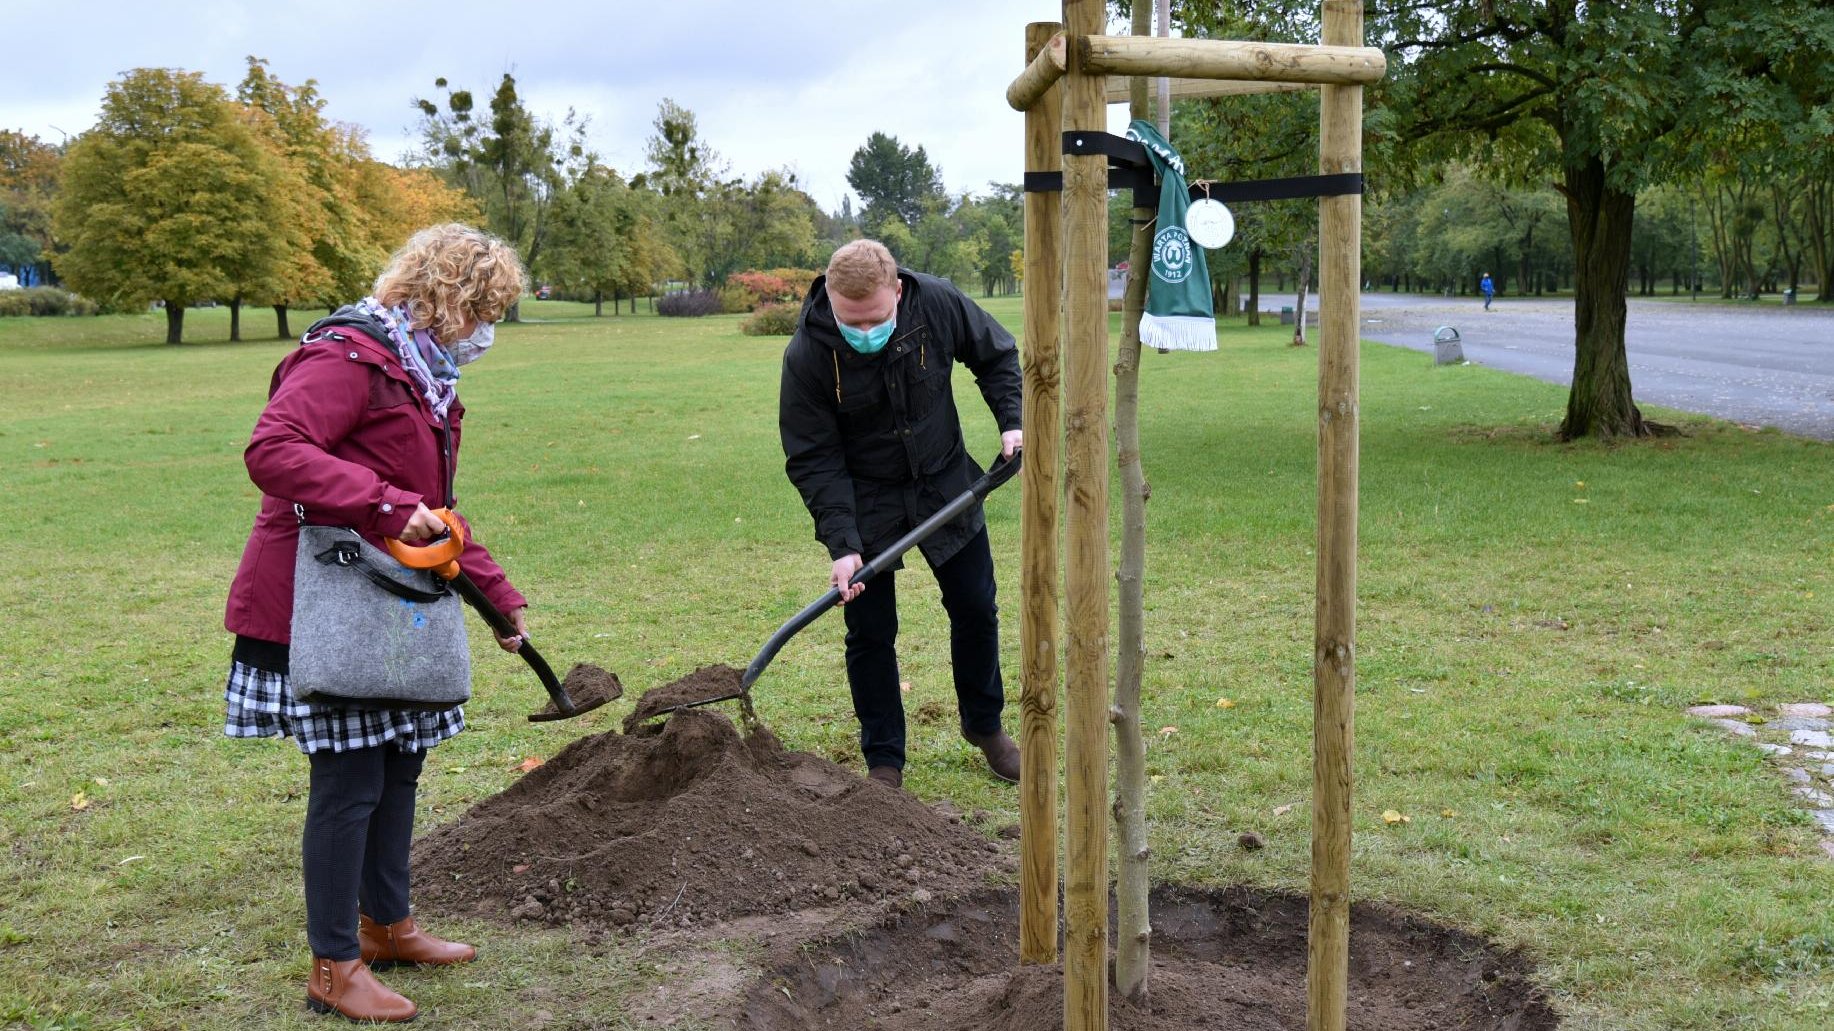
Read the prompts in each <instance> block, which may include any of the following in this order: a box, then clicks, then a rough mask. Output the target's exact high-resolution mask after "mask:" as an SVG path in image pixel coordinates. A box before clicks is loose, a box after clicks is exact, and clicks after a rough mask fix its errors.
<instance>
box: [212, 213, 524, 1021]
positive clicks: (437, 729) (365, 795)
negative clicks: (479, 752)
mask: <svg viewBox="0 0 1834 1031" xmlns="http://www.w3.org/2000/svg"><path fill="white" fill-rule="evenodd" d="M524 279H525V277H524V273H523V270H522V266H521V263H520V262H519V261H518V260H517V258H516V254H515V252H514V251H512V250H511V249H510V248H509V247H508V245H506V244H505V243H503V241H501V240H498V239H496V238H495V237H492V236H489V235H487V234H485V233H481V232H479V231H477V230H475V229H471V228H469V227H466V226H462V225H442V226H434V227H432V228H430V229H424V230H422V231H420V232H419V233H416V234H415V235H414V237H413V238H412V239H411V240H409V241H408V242H407V245H406V246H404V247H403V248H402V249H401V250H400V251H399V252H397V253H396V254H395V256H394V257H393V259H391V261H390V263H389V266H388V269H387V270H386V271H384V272H383V273H382V276H381V278H379V279H378V280H376V286H375V293H374V295H373V296H371V297H366V298H364V299H363V300H362V301H361V302H359V303H357V304H354V305H349V306H346V307H344V308H341V309H339V310H338V311H337V313H335V314H334V315H332V316H330V317H328V318H326V319H323V320H320V321H319V322H318V323H316V324H315V325H313V327H312V328H311V329H310V330H308V331H307V333H306V335H305V337H304V338H302V340H301V342H300V347H299V348H298V349H297V350H294V351H293V352H292V353H291V354H289V355H287V357H286V358H285V359H283V360H282V361H281V363H280V365H279V367H277V368H276V369H275V370H274V378H273V382H272V384H271V385H270V387H269V394H268V403H267V408H266V409H265V410H263V411H262V413H261V417H260V419H259V420H258V421H257V422H256V423H255V431H254V436H253V439H252V440H250V442H249V445H248V450H247V452H246V454H245V459H246V461H247V464H248V474H249V478H250V479H251V480H253V481H254V483H255V486H257V487H259V488H261V494H262V498H261V513H260V515H259V516H257V517H256V519H255V528H254V532H253V533H252V534H250V536H249V539H248V546H247V548H246V549H245V550H244V551H243V554H242V564H241V566H240V568H238V569H237V570H236V578H235V582H234V583H233V584H232V585H231V587H230V591H229V611H228V615H227V617H226V619H225V625H226V626H227V627H228V629H229V630H230V631H231V632H232V633H234V634H235V635H236V641H235V648H234V653H233V659H232V662H231V665H230V672H229V686H228V689H227V692H226V695H227V702H228V718H227V721H226V724H225V727H224V731H225V733H227V734H229V735H230V736H231V737H271V736H274V735H285V736H291V737H292V738H294V740H295V741H296V742H297V743H298V745H299V749H300V751H302V752H304V753H306V756H307V759H308V761H309V763H310V766H311V795H310V797H309V799H308V801H307V805H306V823H305V833H304V836H303V837H304V842H303V848H302V850H301V851H302V856H303V864H304V868H305V897H306V938H307V940H308V942H309V943H310V944H311V946H312V957H313V959H312V975H311V979H310V981H309V982H308V984H307V988H306V1000H307V1002H308V1004H309V1005H310V1006H311V1007H312V1008H313V1009H315V1010H318V1011H320V1012H336V1013H340V1014H342V1015H344V1016H346V1017H349V1018H351V1019H354V1020H389V1021H398V1020H411V1019H413V1017H414V1015H415V1007H414V1004H413V1003H412V1002H410V1001H408V1000H407V999H405V998H403V997H401V996H400V995H398V994H396V993H395V992H393V991H390V990H389V989H388V988H387V987H386V986H385V985H383V984H382V983H381V982H380V981H378V980H377V979H376V978H375V976H374V975H373V974H371V973H370V965H371V964H374V965H376V966H378V967H380V966H393V965H395V964H397V963H415V964H429V965H445V964H450V963H463V962H466V961H469V960H470V959H472V958H473V957H474V956H476V954H477V950H476V949H474V948H472V947H471V946H469V945H462V944H459V943H457V942H447V941H442V940H441V939H439V938H435V937H434V936H432V935H430V934H428V933H426V932H425V931H422V930H420V929H419V928H418V927H416V926H415V923H414V918H413V917H412V916H411V915H410V914H409V907H408V845H409V841H410V838H411V837H412V835H413V828H414V794H415V788H416V785H417V783H418V781H419V777H420V769H421V763H422V761H423V760H424V759H425V757H426V750H427V749H429V748H431V747H433V746H434V745H436V744H438V743H439V742H441V741H444V740H445V739H447V738H449V737H451V736H452V735H454V734H456V733H458V732H459V730H461V729H462V728H463V727H464V725H465V717H464V713H463V711H462V710H460V709H450V710H446V711H443V712H414V711H396V710H368V709H355V708H331V707H326V706H322V705H313V704H302V703H299V702H296V701H294V700H293V697H292V695H291V694H290V693H289V691H288V687H287V657H288V656H287V645H288V639H289V637H290V625H291V617H292V609H293V559H294V555H293V553H294V549H295V546H296V542H297V540H298V537H299V524H300V521H301V520H300V517H299V516H298V515H296V514H295V506H299V509H300V510H303V512H304V518H305V520H306V521H309V522H311V523H314V524H322V525H336V526H349V527H353V528H355V529H356V530H357V531H358V532H359V533H361V534H362V535H363V536H364V537H365V538H366V539H368V540H369V542H370V543H371V544H374V545H376V546H378V547H380V546H382V544H383V538H385V537H393V538H396V539H399V540H402V541H409V542H414V541H421V540H426V539H428V538H431V537H434V536H437V535H439V534H440V533H442V532H443V531H444V530H445V526H444V524H442V523H441V522H440V519H439V517H438V516H436V515H434V514H433V512H432V511H431V509H435V508H450V507H451V506H452V504H453V500H454V499H453V497H452V482H453V470H454V465H455V463H456V462H457V459H458V445H459V436H460V422H461V419H462V417H463V415H464V411H465V409H464V406H463V405H461V404H460V403H459V401H458V397H457V394H456V383H457V381H458V378H459V367H460V366H462V365H465V364H467V363H468V362H471V361H474V360H476V359H477V358H479V357H480V356H482V355H483V353H484V352H485V350H486V349H487V348H489V347H490V344H491V340H492V332H493V324H494V323H495V322H496V321H497V320H498V319H501V318H502V317H503V314H504V312H505V311H507V310H508V308H509V306H510V305H512V304H514V303H515V302H516V300H517V298H518V297H520V296H521V294H522V292H523V290H524V286H525V283H524ZM467 529H469V528H467ZM465 537H466V546H465V550H464V553H463V554H462V556H461V557H460V559H459V565H460V566H461V567H462V568H463V569H464V570H465V572H466V574H467V575H469V576H470V577H471V579H472V580H473V581H475V582H476V583H477V585H478V586H479V587H480V588H482V589H483V591H484V593H485V594H486V595H487V596H489V598H490V600H491V601H492V602H493V603H495V605H496V607H497V608H498V609H499V610H501V611H502V612H504V613H505V614H506V615H508V616H509V618H510V620H511V621H512V623H513V624H514V625H515V626H516V628H517V629H518V630H519V631H526V626H525V624H524V623H523V609H524V607H525V606H527V604H528V602H527V600H526V599H524V598H523V596H522V595H521V594H520V593H519V592H518V591H517V590H516V589H515V588H514V587H512V586H510V583H509V581H508V579H507V578H505V577H504V575H503V570H502V569H501V568H500V567H498V565H497V563H496V562H495V560H493V559H492V558H491V557H490V553H489V551H487V550H486V549H485V548H484V547H483V545H481V544H479V543H478V542H477V541H476V540H475V539H474V538H472V536H471V534H470V533H467V534H466V535H465ZM498 643H499V644H500V645H502V647H504V648H505V649H508V650H511V651H513V650H515V649H516V648H517V647H518V646H519V645H520V644H521V636H520V635H518V636H515V637H509V638H499V639H498Z"/></svg>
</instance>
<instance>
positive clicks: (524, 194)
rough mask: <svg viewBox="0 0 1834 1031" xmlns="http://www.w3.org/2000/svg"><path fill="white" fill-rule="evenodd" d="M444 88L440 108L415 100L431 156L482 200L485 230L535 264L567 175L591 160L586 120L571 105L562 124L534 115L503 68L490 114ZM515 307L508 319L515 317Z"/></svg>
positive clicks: (464, 94)
mask: <svg viewBox="0 0 1834 1031" xmlns="http://www.w3.org/2000/svg"><path fill="white" fill-rule="evenodd" d="M433 85H434V87H435V88H436V89H441V90H444V91H445V93H446V104H445V109H444V110H441V109H440V107H439V105H437V104H435V103H433V102H432V101H430V100H424V99H419V98H416V99H415V101H414V105H415V107H417V108H418V109H419V110H420V113H421V136H422V140H423V146H424V149H425V152H426V155H427V158H428V160H429V161H430V162H431V163H432V164H433V166H434V167H435V168H438V169H439V170H440V171H441V172H442V173H444V174H445V176H446V177H447V180H448V181H449V182H451V183H452V184H454V185H456V186H459V187H461V188H462V189H464V190H465V192H467V193H469V194H470V195H471V196H472V197H474V198H477V200H478V201H479V202H480V203H481V204H482V206H483V209H484V215H485V220H486V224H487V225H488V226H489V228H490V231H491V232H493V233H495V234H496V235H497V236H500V237H502V238H503V239H504V240H505V241H506V242H508V243H509V245H510V246H512V247H514V248H515V249H516V252H517V254H518V255H519V256H520V257H521V258H522V263H523V266H524V267H525V268H530V269H534V268H540V267H541V258H542V248H543V247H544V246H546V244H547V239H548V231H549V216H550V215H551V214H552V211H553V206H554V203H555V200H556V198H557V197H558V196H559V194H560V192H561V191H562V190H563V189H564V188H565V186H566V182H567V180H568V177H569V174H570V173H576V172H577V169H578V168H579V167H580V166H582V165H584V164H585V163H586V162H587V161H588V160H589V155H587V153H586V147H585V132H586V121H585V119H583V118H580V117H578V116H576V115H575V114H574V113H573V112H572V111H571V110H569V111H568V112H567V114H566V117H565V118H563V119H562V120H561V123H560V125H559V126H555V125H551V124H549V123H547V122H544V121H542V120H541V119H539V118H536V117H535V116H534V115H533V114H531V113H530V112H529V110H528V108H527V107H526V106H524V105H523V103H522V99H521V97H520V96H518V95H517V93H516V77H515V76H513V75H511V74H509V73H508V72H505V73H504V74H503V79H502V81H501V82H499V83H498V84H497V91H496V92H495V93H494V94H492V95H491V98H490V117H489V119H488V120H483V119H480V118H478V117H476V116H475V114H474V107H473V98H472V95H471V91H469V90H454V89H451V88H450V86H449V85H448V84H447V81H446V80H445V79H443V78H441V79H437V80H435V81H434V84H433ZM519 308H520V305H516V306H512V307H511V308H510V311H509V314H508V315H507V318H508V319H509V320H510V321H512V322H513V321H516V319H517V318H518V317H519Z"/></svg>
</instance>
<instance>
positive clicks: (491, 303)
mask: <svg viewBox="0 0 1834 1031" xmlns="http://www.w3.org/2000/svg"><path fill="white" fill-rule="evenodd" d="M527 281H528V276H527V273H525V272H523V270H522V261H521V260H520V259H519V258H517V257H516V252H515V250H513V249H512V248H511V247H510V245H509V244H507V243H504V242H503V241H502V240H500V239H498V238H497V237H494V236H492V235H490V234H489V233H486V232H483V231H481V230H477V229H473V228H471V227H470V226H467V225H461V224H459V223H457V222H447V223H446V224H444V225H437V226H428V227H427V228H425V229H422V230H421V231H420V232H418V233H415V234H414V235H413V236H411V237H409V238H408V242H407V243H405V244H403V245H402V247H401V249H400V250H398V251H396V252H395V254H394V257H392V258H390V259H389V262H388V268H386V269H384V270H383V271H382V274H381V275H380V276H377V277H376V286H375V291H374V292H375V298H376V300H378V301H381V302H382V303H383V304H385V305H388V306H389V307H391V308H394V307H402V308H406V309H407V311H408V317H409V319H410V320H412V322H413V324H414V328H415V329H424V330H427V331H428V332H430V333H432V334H433V338H434V339H435V340H438V341H439V342H440V343H442V344H449V343H452V342H453V341H454V340H457V339H458V338H459V335H460V331H461V330H463V329H464V328H465V324H466V323H468V322H471V321H473V320H476V321H478V322H497V321H500V320H501V319H502V318H503V316H504V314H505V313H506V312H508V311H509V308H510V306H511V305H513V304H515V303H516V301H517V299H518V298H520V297H521V296H522V293H523V290H524V289H525V288H526V286H527Z"/></svg>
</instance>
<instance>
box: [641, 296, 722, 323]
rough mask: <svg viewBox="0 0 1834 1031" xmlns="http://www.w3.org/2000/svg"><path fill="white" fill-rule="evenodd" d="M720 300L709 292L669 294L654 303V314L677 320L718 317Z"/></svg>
mask: <svg viewBox="0 0 1834 1031" xmlns="http://www.w3.org/2000/svg"><path fill="white" fill-rule="evenodd" d="M719 313H720V299H719V297H717V296H716V295H714V293H713V292H712V291H709V290H683V291H682V292H681V293H678V294H670V295H668V296H667V297H664V298H663V299H662V300H660V301H657V302H656V314H658V315H672V316H675V317H678V318H699V317H700V316H702V315H718V314H719Z"/></svg>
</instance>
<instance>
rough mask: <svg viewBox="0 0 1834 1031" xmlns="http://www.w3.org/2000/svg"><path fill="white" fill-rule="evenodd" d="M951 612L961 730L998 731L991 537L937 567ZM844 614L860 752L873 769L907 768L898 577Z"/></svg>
mask: <svg viewBox="0 0 1834 1031" xmlns="http://www.w3.org/2000/svg"><path fill="white" fill-rule="evenodd" d="M930 568H931V571H933V572H934V573H935V574H936V584H937V586H938V587H941V588H942V604H943V609H944V610H945V611H946V612H948V614H949V658H950V660H951V662H952V663H953V665H954V667H955V702H956V706H957V708H958V709H959V710H960V713H961V726H962V732H963V733H965V734H975V735H982V734H992V733H994V732H995V731H998V730H999V729H1000V710H1001V709H1002V708H1004V706H1005V704H1006V690H1005V686H1004V685H1003V684H1002V683H1001V680H1000V616H999V612H1000V609H999V606H998V605H996V604H995V603H994V583H993V553H992V551H990V550H989V549H988V547H987V531H986V530H985V529H983V530H982V531H981V532H980V533H978V534H976V535H975V536H974V538H973V539H972V540H970V541H969V542H968V543H967V544H966V545H965V546H963V548H962V550H961V551H959V552H957V553H956V554H955V556H954V557H953V558H951V559H949V561H947V562H944V563H943V564H942V565H939V566H931V567H930ZM841 612H842V614H843V615H845V616H846V617H847V686H848V687H849V688H851V689H852V691H853V712H854V715H855V716H858V717H859V720H860V752H861V753H862V754H863V755H865V757H866V765H867V767H868V768H871V767H874V766H891V767H895V768H897V769H903V768H904V699H903V698H902V697H900V693H899V691H898V651H897V644H898V592H897V586H896V574H895V573H892V572H885V573H880V574H879V575H878V576H875V577H873V578H872V579H871V580H870V581H868V582H867V584H866V590H865V592H864V593H862V594H861V595H860V596H859V597H858V598H855V599H854V600H852V601H850V602H848V603H847V604H846V605H845V606H843V607H842V609H841Z"/></svg>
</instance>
